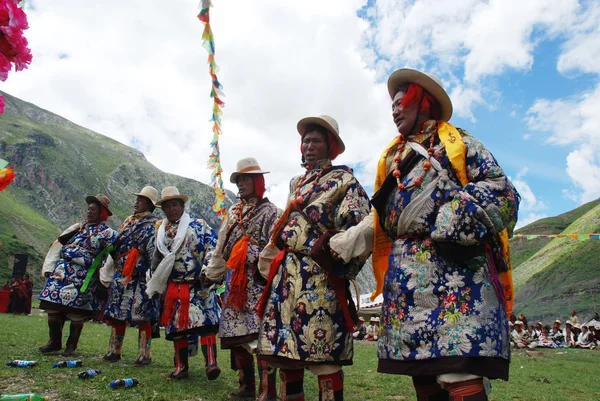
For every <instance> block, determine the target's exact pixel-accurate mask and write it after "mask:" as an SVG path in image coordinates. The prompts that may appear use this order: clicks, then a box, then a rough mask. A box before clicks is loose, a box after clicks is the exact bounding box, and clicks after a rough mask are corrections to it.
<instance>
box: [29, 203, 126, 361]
mask: <svg viewBox="0 0 600 401" xmlns="http://www.w3.org/2000/svg"><path fill="white" fill-rule="evenodd" d="M85 201H86V202H87V204H88V208H87V219H86V220H85V221H84V222H82V223H77V224H74V225H72V226H71V227H69V228H68V229H66V230H65V231H64V232H63V233H62V234H61V235H60V237H58V239H57V240H56V241H54V243H53V244H52V245H51V247H50V250H49V251H48V254H47V255H46V259H45V261H44V266H43V268H42V274H43V275H44V276H45V277H46V278H47V280H46V285H45V286H44V289H43V290H42V292H41V293H40V309H45V310H46V311H47V313H48V329H49V332H50V341H48V343H47V344H46V345H44V346H43V347H40V351H41V352H42V353H51V352H56V351H60V350H61V349H62V329H63V325H64V324H65V320H70V321H71V327H70V333H69V338H68V340H67V346H66V348H65V350H64V352H63V353H62V355H63V356H72V355H74V354H75V350H76V349H77V344H78V342H79V337H80V336H81V331H82V329H83V322H84V321H85V320H88V319H90V318H91V317H92V315H93V313H94V311H95V310H97V309H99V308H100V307H101V304H100V303H99V302H98V301H97V299H96V297H95V294H96V289H97V286H98V271H97V270H98V267H99V266H100V265H101V261H102V257H103V254H105V253H108V252H107V251H108V249H107V247H108V246H109V245H110V244H111V243H112V242H113V241H114V238H115V236H116V234H117V232H116V231H115V230H113V229H112V228H110V227H109V226H108V224H106V220H108V216H111V215H112V213H111V211H110V210H109V208H108V205H109V204H110V200H109V199H108V197H106V196H105V195H102V194H98V195H96V196H88V197H87V198H85Z"/></svg>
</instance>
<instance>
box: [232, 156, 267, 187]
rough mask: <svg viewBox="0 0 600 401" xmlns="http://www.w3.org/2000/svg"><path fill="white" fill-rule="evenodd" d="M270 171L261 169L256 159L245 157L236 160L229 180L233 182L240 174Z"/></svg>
mask: <svg viewBox="0 0 600 401" xmlns="http://www.w3.org/2000/svg"><path fill="white" fill-rule="evenodd" d="M268 173H270V171H262V170H261V169H260V166H259V165H258V161H257V160H256V159H255V158H254V157H245V158H243V159H241V160H240V161H238V162H237V169H236V171H234V172H233V173H231V177H230V178H229V181H230V182H231V183H232V184H235V179H236V178H237V177H238V175H241V174H268Z"/></svg>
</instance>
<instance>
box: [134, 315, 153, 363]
mask: <svg viewBox="0 0 600 401" xmlns="http://www.w3.org/2000/svg"><path fill="white" fill-rule="evenodd" d="M151 345H152V326H151V325H150V323H149V322H148V323H146V324H143V325H140V326H139V327H138V355H137V359H136V360H135V362H133V366H146V365H150V364H151V363H152V354H151V353H150V346H151Z"/></svg>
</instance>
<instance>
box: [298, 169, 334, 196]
mask: <svg viewBox="0 0 600 401" xmlns="http://www.w3.org/2000/svg"><path fill="white" fill-rule="evenodd" d="M327 167H329V166H328V163H324V164H323V165H321V166H318V167H317V166H315V167H313V168H311V167H310V166H307V167H306V172H305V173H304V175H303V176H301V177H300V178H299V179H298V181H297V182H298V183H299V184H298V185H297V186H296V191H294V195H296V198H295V199H294V202H295V203H296V204H301V203H304V197H303V196H301V195H300V193H301V191H300V189H301V188H302V187H303V186H304V185H306V183H308V181H309V180H310V179H312V178H313V177H312V176H311V177H308V178H307V176H308V174H309V173H311V172H313V171H316V172H317V173H316V174H315V175H314V180H313V182H311V185H312V187H311V188H308V189H307V190H306V192H307V193H308V196H309V197H310V196H311V195H312V194H313V193H315V194H316V193H317V192H319V191H320V190H321V187H320V186H319V180H320V179H321V177H323V170H325V169H326V168H327Z"/></svg>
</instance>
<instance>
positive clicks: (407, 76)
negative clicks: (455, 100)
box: [387, 68, 452, 121]
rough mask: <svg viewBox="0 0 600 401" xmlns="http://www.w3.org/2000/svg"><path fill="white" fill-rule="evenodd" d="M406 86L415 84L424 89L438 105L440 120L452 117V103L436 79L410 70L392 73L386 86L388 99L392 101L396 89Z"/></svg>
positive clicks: (431, 75) (405, 69) (430, 75)
mask: <svg viewBox="0 0 600 401" xmlns="http://www.w3.org/2000/svg"><path fill="white" fill-rule="evenodd" d="M406 84H417V85H419V86H420V87H422V88H423V89H425V90H426V91H427V93H429V94H430V95H431V96H433V97H434V99H435V100H437V101H438V103H439V104H440V120H444V121H449V120H450V117H452V101H451V100H450V96H448V93H447V92H446V90H445V89H444V85H442V81H440V80H439V78H438V77H436V76H435V75H433V74H429V73H426V72H421V71H417V70H413V69H410V68H402V69H400V70H397V71H394V72H393V73H392V75H390V78H389V79H388V84H387V86H388V92H389V94H390V97H391V98H392V99H394V96H396V93H397V92H398V88H399V87H400V86H402V85H406Z"/></svg>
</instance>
